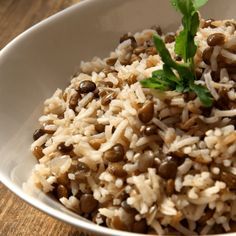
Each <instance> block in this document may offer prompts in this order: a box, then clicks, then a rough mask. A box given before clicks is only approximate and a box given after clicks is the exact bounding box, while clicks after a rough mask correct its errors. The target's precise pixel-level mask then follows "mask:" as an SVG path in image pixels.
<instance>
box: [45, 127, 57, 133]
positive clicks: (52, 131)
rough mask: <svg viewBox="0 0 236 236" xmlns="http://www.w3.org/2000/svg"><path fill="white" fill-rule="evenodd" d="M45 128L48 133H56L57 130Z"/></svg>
mask: <svg viewBox="0 0 236 236" xmlns="http://www.w3.org/2000/svg"><path fill="white" fill-rule="evenodd" d="M43 130H44V132H45V133H46V134H54V133H55V130H52V129H47V127H43Z"/></svg>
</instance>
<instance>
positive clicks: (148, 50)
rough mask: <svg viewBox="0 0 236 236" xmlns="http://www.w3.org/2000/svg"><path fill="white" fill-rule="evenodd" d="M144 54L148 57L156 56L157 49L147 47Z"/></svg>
mask: <svg viewBox="0 0 236 236" xmlns="http://www.w3.org/2000/svg"><path fill="white" fill-rule="evenodd" d="M145 52H146V54H147V55H149V56H154V55H156V54H157V49H156V48H155V47H148V48H147V49H146V51H145Z"/></svg>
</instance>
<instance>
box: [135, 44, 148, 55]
mask: <svg viewBox="0 0 236 236" xmlns="http://www.w3.org/2000/svg"><path fill="white" fill-rule="evenodd" d="M145 51H146V47H144V46H139V47H137V48H135V49H134V51H133V53H134V54H136V55H139V54H141V53H144V52H145Z"/></svg>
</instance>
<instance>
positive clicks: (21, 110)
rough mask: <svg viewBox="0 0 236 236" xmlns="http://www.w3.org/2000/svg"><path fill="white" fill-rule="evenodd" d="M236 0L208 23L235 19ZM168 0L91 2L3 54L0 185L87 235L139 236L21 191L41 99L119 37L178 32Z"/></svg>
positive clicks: (215, 3)
mask: <svg viewBox="0 0 236 236" xmlns="http://www.w3.org/2000/svg"><path fill="white" fill-rule="evenodd" d="M235 8H236V1H235V0H227V1H221V0H209V3H208V5H207V6H205V7H204V8H203V9H202V15H203V16H204V17H207V18H215V19H225V18H233V17H235ZM179 23H180V19H179V17H178V14H177V13H176V12H175V11H174V10H173V9H172V8H171V7H170V5H169V1H167V0H145V1H143V0H86V1H83V2H81V3H80V4H78V5H75V6H73V7H70V8H69V9H67V10H64V11H62V12H61V13H58V14H56V15H55V16H52V17H50V18H49V19H47V20H44V21H43V22H41V23H39V24H37V25H36V26H34V27H32V28H31V29H29V30H27V31H26V32H25V33H23V34H21V35H20V36H18V37H17V38H16V39H15V40H13V41H12V42H11V43H10V44H8V45H7V46H6V47H5V48H4V49H3V50H2V51H1V52H0V157H1V161H0V180H1V181H2V182H3V183H4V184H5V185H6V186H7V187H8V188H9V189H10V190H12V191H13V192H14V193H15V194H17V195H18V196H19V197H21V198H22V199H24V200H25V201H26V202H28V203H29V204H31V205H33V206H34V207H37V208H38V209H40V210H42V211H44V212H46V213H48V214H49V215H51V216H53V217H56V218H58V219H60V220H63V221H65V222H68V223H70V224H73V225H75V226H78V227H79V228H80V229H81V232H85V233H87V234H88V235H91V234H95V235H117V236H118V235H124V236H125V235H127V236H128V235H134V234H131V233H125V232H122V233H121V232H120V231H116V230H111V229H108V228H103V227H100V226H97V225H94V224H92V223H90V222H88V221H86V220H84V219H82V218H81V217H79V216H78V215H76V214H74V213H73V212H70V211H68V210H66V209H65V208H64V207H63V206H62V205H61V204H59V203H57V202H55V201H53V200H52V199H50V198H49V197H47V196H46V195H44V194H43V193H40V194H37V195H35V196H29V195H27V194H26V193H25V192H23V190H22V183H23V182H25V181H26V180H27V178H28V176H29V174H30V171H31V169H32V167H33V165H34V164H35V160H34V157H33V156H32V154H31V152H30V148H29V147H30V144H31V142H32V132H33V131H34V129H35V128H36V127H37V118H38V117H39V115H40V113H41V108H42V104H43V101H44V100H45V99H46V98H47V97H49V96H51V94H52V93H53V92H54V91H55V89H56V88H57V87H60V88H64V87H65V86H66V84H68V81H69V78H70V75H71V74H73V73H74V72H75V71H76V68H77V67H78V65H79V63H80V61H81V60H89V59H91V58H92V57H93V56H100V57H103V56H107V55H108V53H109V52H110V51H111V50H112V49H114V48H115V46H116V45H117V43H118V40H119V37H120V36H121V35H122V34H123V33H126V32H129V31H130V32H135V31H137V30H141V29H144V28H147V27H150V26H152V25H155V24H159V25H161V26H162V27H163V29H164V30H165V31H167V30H175V29H176V28H177V26H178V25H179Z"/></svg>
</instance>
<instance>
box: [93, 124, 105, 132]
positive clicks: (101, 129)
mask: <svg viewBox="0 0 236 236" xmlns="http://www.w3.org/2000/svg"><path fill="white" fill-rule="evenodd" d="M94 128H95V130H96V132H97V133H102V132H104V131H105V125H103V124H95V125H94Z"/></svg>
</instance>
